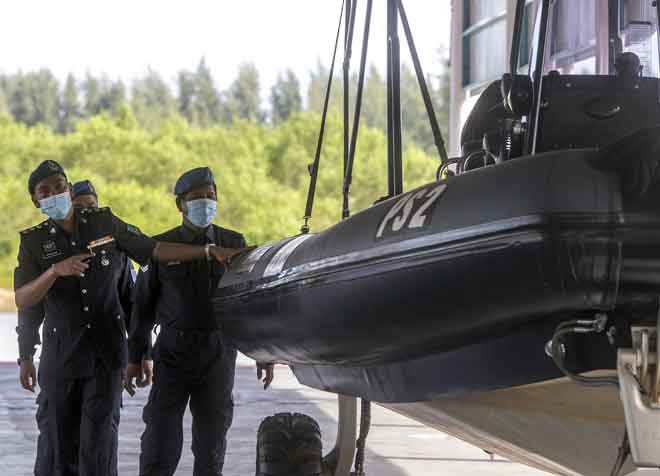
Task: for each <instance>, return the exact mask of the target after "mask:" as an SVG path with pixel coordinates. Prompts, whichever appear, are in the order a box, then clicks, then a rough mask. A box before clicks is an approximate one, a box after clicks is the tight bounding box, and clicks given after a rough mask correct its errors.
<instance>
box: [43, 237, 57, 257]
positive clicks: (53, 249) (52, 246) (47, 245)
mask: <svg viewBox="0 0 660 476" xmlns="http://www.w3.org/2000/svg"><path fill="white" fill-rule="evenodd" d="M41 249H42V250H43V252H44V259H51V258H55V257H57V256H60V255H61V254H62V251H61V250H60V249H59V248H58V247H57V243H55V241H54V240H46V241H44V242H42V243H41Z"/></svg>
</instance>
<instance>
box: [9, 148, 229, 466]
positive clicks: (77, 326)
mask: <svg viewBox="0 0 660 476" xmlns="http://www.w3.org/2000/svg"><path fill="white" fill-rule="evenodd" d="M28 190H29V192H30V195H31V197H32V201H33V203H34V204H35V206H37V207H38V208H40V209H41V210H42V212H43V213H45V214H46V215H47V216H48V217H49V219H48V220H46V221H45V222H43V223H41V224H39V225H37V226H35V227H32V228H30V229H27V230H24V231H23V232H21V244H20V248H19V252H18V266H17V268H16V270H15V272H14V288H15V290H16V305H17V307H18V309H19V310H25V309H27V308H30V307H32V306H35V305H38V304H40V303H42V304H43V306H44V315H45V323H44V342H43V351H42V365H41V369H40V370H41V374H42V375H41V377H42V378H41V381H42V383H43V387H42V388H43V391H44V392H45V394H46V398H47V399H48V432H49V441H50V443H51V446H52V448H53V451H54V455H55V462H54V463H55V464H54V469H55V471H53V473H55V472H57V471H60V472H61V474H62V476H71V475H79V476H90V475H95V476H96V475H98V476H106V475H108V474H110V473H111V469H110V467H111V465H112V460H113V458H112V451H113V450H112V440H113V430H112V427H113V425H112V418H113V415H114V412H115V411H116V410H117V406H118V405H119V401H120V395H121V385H122V373H123V369H124V368H125V365H126V363H127V348H126V328H125V326H124V318H123V314H124V310H123V308H122V305H121V300H120V298H119V292H118V288H119V285H118V282H119V280H120V277H121V275H122V274H123V272H124V269H125V265H124V264H125V263H124V262H123V261H122V259H121V256H122V253H126V254H128V255H129V256H130V257H131V258H133V259H134V260H135V261H137V262H138V263H141V264H143V265H144V264H146V263H147V262H148V261H149V260H150V259H154V260H156V261H162V260H164V261H174V260H179V261H190V260H196V259H200V258H204V257H208V258H210V257H211V256H213V258H215V259H216V260H219V261H225V260H226V259H228V258H229V257H230V256H232V255H233V254H236V253H237V252H239V251H240V250H235V249H231V250H229V249H223V248H220V247H209V246H206V247H202V246H186V245H175V244H171V243H163V242H157V241H155V240H153V239H151V238H149V237H147V236H145V235H144V234H142V233H141V232H140V231H139V230H138V229H137V228H135V227H134V226H131V225H128V224H126V223H124V222H123V221H121V220H120V219H119V218H117V217H116V216H115V215H113V214H112V212H111V211H110V209H108V208H99V209H92V208H86V209H78V210H76V209H74V208H73V207H72V206H71V186H70V184H69V182H68V180H67V178H66V175H65V173H64V170H63V169H62V167H61V166H60V165H59V164H57V163H56V162H54V161H52V160H47V161H44V162H42V163H41V164H40V165H39V167H37V168H36V169H35V170H34V172H32V174H31V175H30V178H29V180H28ZM21 367H23V362H21ZM30 383H31V384H32V385H34V381H32V382H30ZM76 441H78V442H79V448H76V445H75V442H76ZM76 453H77V458H76Z"/></svg>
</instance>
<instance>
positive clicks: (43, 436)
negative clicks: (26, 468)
mask: <svg viewBox="0 0 660 476" xmlns="http://www.w3.org/2000/svg"><path fill="white" fill-rule="evenodd" d="M119 416H120V415H119V408H117V411H116V412H114V413H113V415H112V430H113V431H114V434H113V437H114V438H113V441H112V462H111V463H110V476H117V450H118V446H119ZM36 420H37V428H38V429H39V436H38V437H37V458H36V461H35V463H34V476H59V473H56V474H53V465H54V464H55V455H54V454H53V449H52V446H51V445H50V442H49V441H48V397H47V396H46V392H44V391H41V392H39V395H37V414H36ZM75 444H76V445H78V444H79V443H78V442H77V441H76V442H75Z"/></svg>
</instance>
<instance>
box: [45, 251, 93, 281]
mask: <svg viewBox="0 0 660 476" xmlns="http://www.w3.org/2000/svg"><path fill="white" fill-rule="evenodd" d="M92 256H94V255H92V254H90V253H82V254H79V255H74V256H71V257H69V258H67V259H65V260H62V261H60V262H58V263H55V264H54V265H53V272H54V273H55V274H56V275H57V276H82V275H83V274H84V273H85V271H87V270H88V269H89V263H87V260H88V259H89V258H91V257H92Z"/></svg>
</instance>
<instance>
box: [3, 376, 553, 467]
mask: <svg viewBox="0 0 660 476" xmlns="http://www.w3.org/2000/svg"><path fill="white" fill-rule="evenodd" d="M236 375H237V380H236V387H235V402H236V410H235V418H234V425H233V426H232V429H231V432H230V435H229V450H228V454H227V463H226V466H225V473H224V474H225V476H247V475H252V474H254V469H255V463H254V461H255V442H256V429H257V427H258V426H259V422H260V421H261V420H262V419H263V418H264V417H266V416H268V415H270V414H272V413H275V412H281V411H292V412H293V411H295V412H304V413H307V414H309V415H311V416H313V417H314V418H316V419H317V420H318V421H319V423H320V424H321V428H322V429H323V431H324V447H325V448H326V449H329V448H330V447H331V444H332V443H333V442H334V438H335V431H336V427H335V422H336V420H335V418H336V402H335V398H334V396H333V395H332V394H327V393H324V392H319V391H316V390H311V389H307V388H304V387H302V386H300V385H299V384H298V383H297V381H296V380H295V378H294V377H293V375H292V374H291V372H290V371H289V370H288V368H285V367H281V368H278V369H277V372H276V380H275V383H274V384H273V388H272V389H269V390H268V391H263V390H262V389H261V388H260V387H259V385H258V382H257V379H256V376H255V373H254V368H253V367H251V366H246V365H240V366H239V368H238V369H237V374H236ZM146 396H147V392H146V391H145V390H143V391H141V392H140V393H138V394H137V395H136V396H135V397H134V398H128V397H127V396H126V397H125V399H124V402H125V403H124V410H123V413H122V421H121V426H120V442H119V453H120V454H119V461H120V463H119V474H120V475H136V474H137V461H138V454H139V437H140V434H141V432H142V429H143V424H142V420H141V419H140V415H141V410H142V406H143V405H144V403H145V399H146ZM34 412H35V405H34V396H33V395H32V394H30V393H29V392H26V391H24V390H22V389H21V388H19V386H18V382H17V368H16V366H15V365H13V364H0V468H2V469H1V470H0V473H1V474H2V475H3V476H28V475H30V474H32V465H33V462H34V451H35V438H36V435H37V433H36V426H35V423H34ZM372 422H373V426H372V432H371V435H370V438H369V446H368V448H369V452H368V456H367V465H366V469H367V474H371V475H377V476H405V475H415V476H423V475H429V476H430V475H434V476H438V475H452V476H461V475H480V476H483V475H507V476H533V475H539V476H540V475H543V474H544V473H541V472H539V471H535V470H533V469H530V468H527V467H524V466H521V465H518V464H513V463H510V462H508V461H505V460H503V459H501V458H495V460H494V461H491V460H490V457H489V456H488V455H486V454H485V453H484V452H482V451H481V450H480V449H478V448H474V447H472V446H470V445H467V444H465V443H462V442H461V441H458V440H456V439H454V438H452V437H449V436H447V435H444V434H442V433H440V432H437V431H435V430H432V429H429V428H426V427H424V426H423V425H420V424H419V423H416V422H414V421H412V420H409V419H407V418H404V417H402V416H400V415H397V414H395V413H393V412H391V411H389V410H386V409H383V408H381V407H377V406H375V407H374V409H373V416H372ZM185 425H186V426H187V427H188V430H187V432H186V435H187V438H186V441H185V443H184V452H183V457H182V460H181V462H180V464H179V468H178V470H177V473H176V474H177V475H189V474H192V454H191V452H190V430H189V427H190V416H189V415H186V418H185Z"/></svg>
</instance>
